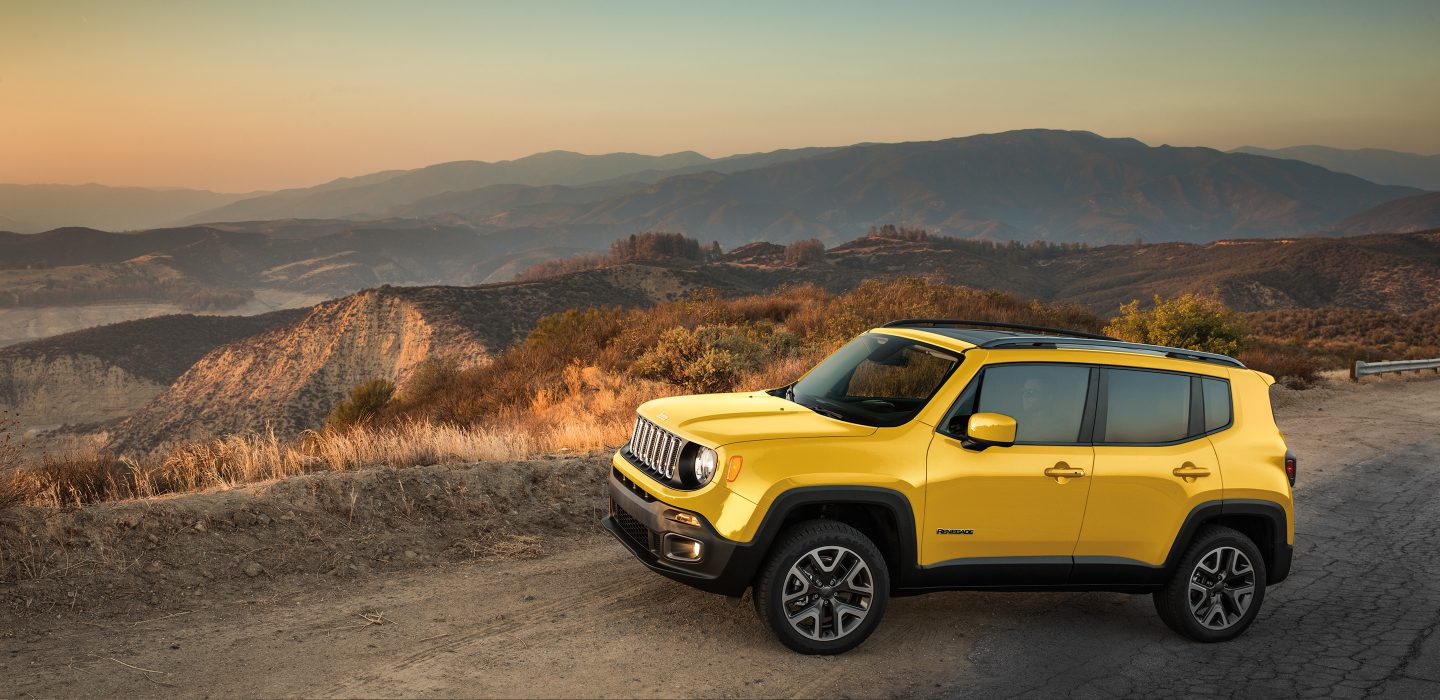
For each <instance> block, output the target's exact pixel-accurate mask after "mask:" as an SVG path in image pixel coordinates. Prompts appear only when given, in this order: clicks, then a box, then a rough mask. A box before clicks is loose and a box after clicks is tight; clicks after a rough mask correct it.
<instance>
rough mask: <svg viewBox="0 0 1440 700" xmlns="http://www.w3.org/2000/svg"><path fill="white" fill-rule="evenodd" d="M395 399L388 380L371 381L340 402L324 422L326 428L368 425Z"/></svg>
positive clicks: (393, 388) (352, 390) (390, 382)
mask: <svg viewBox="0 0 1440 700" xmlns="http://www.w3.org/2000/svg"><path fill="white" fill-rule="evenodd" d="M393 398H395V382H392V381H390V380H388V379H371V380H370V381H368V382H365V383H364V384H361V385H360V386H357V387H355V388H354V389H351V390H350V396H349V397H348V398H346V399H343V400H342V401H340V403H339V404H338V405H336V406H335V410H334V411H332V412H331V413H330V417H329V418H327V419H326V420H325V427H327V428H345V427H349V426H352V425H359V424H361V423H369V422H370V421H371V420H373V419H374V418H375V416H376V415H378V414H379V413H380V410H381V409H383V408H385V406H386V405H387V404H389V403H390V400H391V399H393Z"/></svg>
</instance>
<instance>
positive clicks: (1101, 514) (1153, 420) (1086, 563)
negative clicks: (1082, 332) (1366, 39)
mask: <svg viewBox="0 0 1440 700" xmlns="http://www.w3.org/2000/svg"><path fill="white" fill-rule="evenodd" d="M1205 381H1209V382H1212V383H1215V384H1217V385H1219V384H1221V382H1220V381H1219V380H1214V379H1204V380H1202V379H1201V378H1200V377H1196V376H1193V375H1189V374H1183V373H1179V372H1164V371H1157V370H1145V369H1133V368H1120V367H1112V368H1105V369H1102V370H1101V373H1100V397H1099V399H1100V400H1099V404H1098V407H1097V411H1096V421H1095V467H1094V470H1093V472H1092V476H1091V479H1090V481H1091V484H1090V497H1089V503H1088V505H1087V507H1086V512H1085V522H1084V526H1083V527H1082V528H1081V531H1080V539H1079V542H1078V543H1077V544H1076V547H1075V563H1076V580H1077V582H1082V583H1083V582H1092V581H1089V580H1087V579H1097V580H1098V579H1111V580H1113V578H1114V577H1116V576H1127V575H1138V576H1141V577H1142V578H1143V577H1144V575H1145V571H1144V570H1145V569H1146V568H1151V567H1158V566H1159V565H1161V564H1163V563H1164V562H1165V558H1166V556H1167V555H1168V554H1169V553H1170V547H1171V545H1172V544H1173V543H1174V541H1175V537H1176V535H1177V534H1178V533H1179V531H1180V527H1181V525H1182V524H1183V523H1184V521H1185V518H1186V516H1187V515H1188V514H1189V513H1190V511H1191V510H1192V509H1194V508H1195V507H1196V506H1198V505H1200V504H1201V503H1204V502H1207V501H1211V500H1219V499H1220V497H1221V489H1222V485H1223V484H1222V478H1221V474H1220V464H1219V462H1218V460H1217V459H1216V456H1215V449H1214V448H1213V447H1212V446H1211V445H1210V440H1209V439H1208V438H1207V437H1205V435H1206V434H1207V433H1208V432H1211V430H1209V429H1207V428H1215V427H1217V426H1218V425H1222V424H1221V423H1220V420H1221V416H1219V415H1218V414H1217V413H1216V411H1215V409H1212V411H1211V414H1212V415H1211V417H1210V419H1209V420H1210V423H1211V424H1212V425H1209V426H1207V420H1206V410H1205V402H1204V389H1203V388H1202V383H1203V382H1205ZM1222 386H1223V385H1222ZM1212 393H1213V391H1212ZM1226 398H1227V399H1228V391H1227V393H1226ZM1226 407H1227V408H1228V402H1227V404H1226ZM1223 419H1224V421H1223V422H1224V423H1226V424H1228V422H1229V415H1228V413H1226V415H1225V416H1223Z"/></svg>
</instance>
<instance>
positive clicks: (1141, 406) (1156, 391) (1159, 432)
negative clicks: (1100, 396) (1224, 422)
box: [1104, 369, 1228, 443]
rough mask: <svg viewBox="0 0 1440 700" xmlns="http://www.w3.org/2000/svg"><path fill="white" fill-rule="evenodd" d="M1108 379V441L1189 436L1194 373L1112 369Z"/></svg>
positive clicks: (1144, 441) (1149, 440)
mask: <svg viewBox="0 0 1440 700" xmlns="http://www.w3.org/2000/svg"><path fill="white" fill-rule="evenodd" d="M1107 382H1108V386H1109V393H1108V398H1107V403H1106V409H1105V437H1104V442H1112V443H1114V442H1118V443H1136V442H1140V443H1149V442H1174V441H1176V440H1183V439H1185V438H1186V437H1187V436H1188V434H1189V432H1190V377H1188V376H1186V375H1183V374H1168V373H1165V372H1146V371H1141V370H1129V369H1111V370H1109V378H1108V379H1107ZM1227 412H1228V409H1227ZM1227 415H1228V414H1227Z"/></svg>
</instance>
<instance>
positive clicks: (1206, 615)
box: [1154, 525, 1266, 642]
mask: <svg viewBox="0 0 1440 700" xmlns="http://www.w3.org/2000/svg"><path fill="white" fill-rule="evenodd" d="M1265 575H1266V572H1265V560H1264V559H1263V558H1261V556H1260V549H1259V548H1258V547H1256V546H1255V543H1254V542H1252V541H1250V538H1249V537H1246V536H1245V535H1243V534H1241V533H1240V532H1238V531H1236V530H1233V529H1231V528H1228V527H1221V526H1213V525H1212V526H1209V527H1206V528H1205V529H1203V530H1201V531H1200V534H1199V535H1198V536H1196V538H1195V541H1194V542H1193V543H1191V545H1190V547H1189V548H1188V549H1187V550H1185V555H1184V556H1183V557H1181V559H1180V564H1179V566H1178V567H1176V569H1175V573H1174V574H1173V575H1172V576H1171V579H1170V582H1169V583H1167V584H1166V585H1165V587H1164V588H1162V589H1160V590H1159V591H1156V592H1155V594H1154V600H1155V610H1156V612H1158V613H1160V619H1161V620H1164V621H1165V624H1166V625H1168V626H1169V627H1170V629H1172V630H1175V631H1176V632H1179V633H1180V634H1182V635H1185V636H1186V637H1189V638H1191V639H1193V640H1195V641H1197V642H1224V641H1229V640H1231V639H1234V638H1236V637H1238V636H1240V635H1241V634H1242V633H1243V632H1244V631H1245V630H1246V629H1247V628H1248V627H1250V623H1252V622H1254V621H1255V616H1256V615H1258V614H1259V613H1260V604H1261V603H1262V602H1264V600H1265Z"/></svg>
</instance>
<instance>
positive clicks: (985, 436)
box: [960, 413, 1015, 450]
mask: <svg viewBox="0 0 1440 700" xmlns="http://www.w3.org/2000/svg"><path fill="white" fill-rule="evenodd" d="M960 444H961V445H963V446H964V447H965V448H967V449H971V450H983V449H985V448H987V447H1009V446H1011V445H1014V444H1015V419H1014V418H1011V417H1010V416H1006V415H1002V414H999V413H976V414H974V415H972V416H970V422H969V423H968V424H967V425H966V426H965V438H964V439H963V440H961V441H960Z"/></svg>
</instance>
